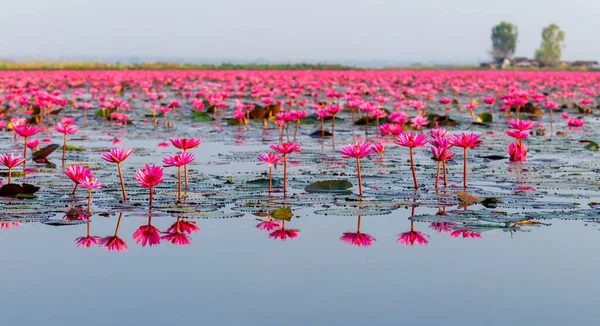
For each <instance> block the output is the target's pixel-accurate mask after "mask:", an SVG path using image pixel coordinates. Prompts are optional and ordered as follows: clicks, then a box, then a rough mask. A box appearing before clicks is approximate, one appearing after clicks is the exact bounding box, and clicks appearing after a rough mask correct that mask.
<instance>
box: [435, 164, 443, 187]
mask: <svg viewBox="0 0 600 326" xmlns="http://www.w3.org/2000/svg"><path fill="white" fill-rule="evenodd" d="M441 163H442V162H440V161H438V164H437V174H436V175H435V187H436V188H437V187H438V184H439V180H440V164H441Z"/></svg>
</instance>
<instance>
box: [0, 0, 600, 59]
mask: <svg viewBox="0 0 600 326" xmlns="http://www.w3.org/2000/svg"><path fill="white" fill-rule="evenodd" d="M599 14H600V1H598V0H571V1H564V0H546V1H528V0H503V1H489V0H455V1H442V0H413V1H403V0H397V1H393V0H354V1H352V0H303V1H285V0H219V1H204V0H196V1H192V0H187V1H186V0H170V1H165V0H145V1H142V0H102V1H100V0H98V1H91V0H87V1H86V0H79V1H78V0H5V1H4V3H3V4H2V5H1V6H0V57H7V56H11V57H14V56H28V57H63V56H97V57H114V56H139V57H156V56H165V57H181V58H189V59H195V60H197V59H204V58H207V59H208V58H210V59H222V60H227V59H242V60H243V59H247V60H254V59H257V58H262V59H266V60H273V61H318V60H326V61H346V60H393V61H415V62H427V61H440V62H470V61H472V62H476V61H478V60H481V59H486V58H487V57H488V56H487V51H488V50H489V48H490V44H491V43H490V28H491V26H492V25H494V24H496V23H498V22H499V21H501V20H508V21H510V22H513V23H515V24H516V25H518V27H519V31H520V37H519V43H518V45H517V55H519V56H532V55H533V53H534V50H535V48H537V47H538V46H539V43H540V38H541V37H540V34H541V30H542V28H543V27H544V26H546V25H548V24H550V23H556V24H558V25H559V26H560V27H562V29H563V30H564V31H565V32H566V45H567V47H566V49H564V52H563V59H566V60H573V59H596V60H598V59H600V42H598V36H597V35H598V32H600V19H599Z"/></svg>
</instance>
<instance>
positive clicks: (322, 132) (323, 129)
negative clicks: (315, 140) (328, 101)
mask: <svg viewBox="0 0 600 326" xmlns="http://www.w3.org/2000/svg"><path fill="white" fill-rule="evenodd" d="M323 137H325V119H321V138H323Z"/></svg>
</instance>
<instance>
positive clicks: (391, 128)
mask: <svg viewBox="0 0 600 326" xmlns="http://www.w3.org/2000/svg"><path fill="white" fill-rule="evenodd" d="M379 131H381V133H382V134H383V135H384V136H388V135H393V136H398V135H401V134H402V133H403V132H404V128H403V127H402V125H400V124H396V123H384V124H382V125H381V126H380V127H379Z"/></svg>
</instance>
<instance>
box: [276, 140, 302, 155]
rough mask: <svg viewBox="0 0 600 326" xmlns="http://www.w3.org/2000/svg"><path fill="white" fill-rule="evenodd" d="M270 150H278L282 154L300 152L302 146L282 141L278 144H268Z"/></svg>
mask: <svg viewBox="0 0 600 326" xmlns="http://www.w3.org/2000/svg"><path fill="white" fill-rule="evenodd" d="M269 147H270V148H271V149H272V150H274V151H276V152H279V153H281V154H283V155H287V154H291V153H294V152H300V151H301V149H302V147H301V146H300V145H297V144H294V143H283V144H280V145H271V146H269Z"/></svg>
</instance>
